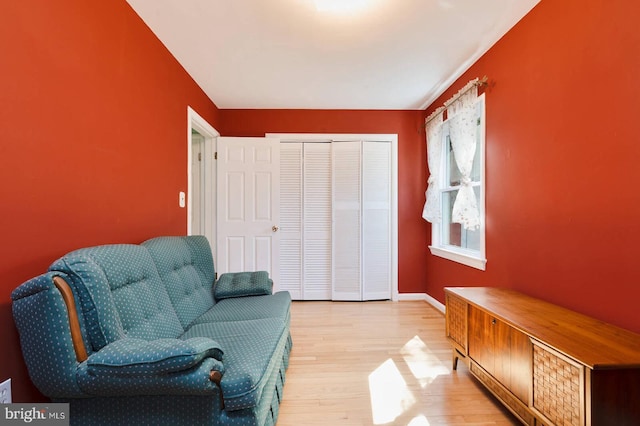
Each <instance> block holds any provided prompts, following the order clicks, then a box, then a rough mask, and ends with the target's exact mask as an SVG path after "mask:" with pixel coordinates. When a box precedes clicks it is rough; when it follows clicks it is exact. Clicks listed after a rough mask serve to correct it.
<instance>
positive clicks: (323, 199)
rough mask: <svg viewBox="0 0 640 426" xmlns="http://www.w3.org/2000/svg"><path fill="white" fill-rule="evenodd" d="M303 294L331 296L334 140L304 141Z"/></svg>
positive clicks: (307, 296) (312, 297) (309, 297)
mask: <svg viewBox="0 0 640 426" xmlns="http://www.w3.org/2000/svg"><path fill="white" fill-rule="evenodd" d="M303 176H304V184H303V187H304V197H303V205H304V207H303V218H304V219H303V245H302V247H303V253H304V260H303V283H304V284H303V296H304V300H328V299H331V238H332V236H331V144H330V143H306V144H304V166H303Z"/></svg>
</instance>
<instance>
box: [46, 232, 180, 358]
mask: <svg viewBox="0 0 640 426" xmlns="http://www.w3.org/2000/svg"><path fill="white" fill-rule="evenodd" d="M49 270H50V271H61V272H63V273H65V274H67V276H68V277H69V279H70V281H71V282H70V283H69V284H70V285H71V286H72V287H73V289H74V292H75V293H76V295H77V296H78V299H79V301H80V307H81V309H82V313H83V315H84V318H85V325H86V328H87V334H88V337H89V339H90V343H91V347H92V349H93V350H94V351H97V350H99V349H101V348H102V347H104V346H105V345H107V344H108V343H111V342H114V341H116V340H118V339H121V338H123V337H132V338H139V339H144V340H154V339H162V338H176V337H178V336H180V335H181V334H182V333H183V332H184V329H183V327H182V326H181V324H180V321H179V320H178V317H177V315H176V312H175V310H174V309H173V306H172V305H171V302H170V301H169V296H168V294H167V290H166V288H165V286H164V283H163V282H162V280H161V279H160V276H159V275H158V270H157V269H156V265H155V263H154V262H153V260H152V258H151V255H150V254H149V252H148V251H147V249H146V248H144V247H141V246H138V245H132V244H117V245H104V246H97V247H89V248H84V249H80V250H76V251H73V252H71V253H69V254H67V255H65V256H64V257H62V258H60V259H58V260H57V261H55V262H54V263H53V264H52V265H51V266H50V267H49Z"/></svg>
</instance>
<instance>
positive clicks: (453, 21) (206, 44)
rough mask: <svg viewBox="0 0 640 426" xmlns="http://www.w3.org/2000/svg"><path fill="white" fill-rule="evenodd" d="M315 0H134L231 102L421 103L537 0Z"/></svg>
mask: <svg viewBox="0 0 640 426" xmlns="http://www.w3.org/2000/svg"><path fill="white" fill-rule="evenodd" d="M314 1H315V0H127V2H128V3H129V4H130V5H131V6H132V7H133V9H134V10H135V11H136V12H137V13H138V15H140V17H141V18H142V19H143V20H144V21H145V22H146V23H147V25H148V26H149V27H150V28H151V30H152V31H153V32H154V33H155V34H156V35H157V36H158V38H159V39H160V40H161V41H162V42H163V43H164V45H165V46H166V47H167V48H168V49H169V51H170V52H171V53H172V54H173V55H174V56H175V57H176V58H177V59H178V61H179V62H180V63H181V64H182V66H183V67H184V68H185V69H186V70H187V72H188V73H189V74H190V75H191V76H192V77H193V78H194V80H195V81H196V82H197V83H198V84H199V85H200V87H201V88H202V89H203V90H204V91H205V92H206V94H207V95H208V96H209V97H210V98H211V100H212V101H213V102H214V103H215V104H216V105H217V106H218V107H219V108H224V109H226V108H249V109H251V108H258V109H263V108H264V109H266V108H273V109H280V108H291V109H423V108H425V107H427V106H428V105H429V104H430V103H431V102H433V101H434V100H435V99H436V98H437V97H438V96H439V95H440V94H441V93H442V92H443V91H444V90H445V89H446V88H447V87H448V86H449V85H450V84H451V83H453V81H454V80H455V79H456V78H458V77H459V76H460V75H461V74H462V73H463V72H464V71H465V70H467V69H468V68H469V66H471V64H473V62H475V60H477V59H478V58H479V57H480V56H481V55H482V54H483V53H484V52H486V51H487V50H488V49H489V48H490V47H491V46H492V45H493V44H494V43H495V42H496V41H497V40H498V39H500V37H502V36H503V35H504V34H505V33H506V32H507V31H508V30H509V29H510V28H511V27H512V26H513V25H515V24H516V22H518V21H519V20H520V19H521V18H522V17H523V16H524V15H525V14H526V13H527V12H529V10H531V9H532V8H533V7H534V6H535V5H536V4H537V3H538V2H539V1H540V0H367V1H368V3H369V5H368V6H367V7H363V8H362V9H360V10H357V11H355V10H354V11H351V12H349V13H336V12H330V11H324V12H323V11H319V10H318V9H317V8H316V5H315V3H314ZM342 1H346V0H342ZM360 2H363V0H360ZM478 77H482V76H478ZM489 77H490V76H489Z"/></svg>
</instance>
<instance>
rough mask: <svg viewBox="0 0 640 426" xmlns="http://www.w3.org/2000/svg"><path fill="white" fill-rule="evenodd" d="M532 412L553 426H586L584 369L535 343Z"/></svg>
mask: <svg viewBox="0 0 640 426" xmlns="http://www.w3.org/2000/svg"><path fill="white" fill-rule="evenodd" d="M533 408H534V409H535V410H536V411H537V412H539V413H540V414H542V415H543V416H544V417H545V418H546V419H548V420H549V422H550V423H551V424H554V425H566V426H583V425H584V424H585V423H584V419H585V413H584V367H583V366H582V365H580V364H578V363H576V362H575V361H573V360H571V359H570V358H568V357H566V356H564V355H562V354H560V353H558V352H556V351H554V350H553V349H551V348H548V347H546V346H544V345H542V344H540V343H539V342H536V341H533Z"/></svg>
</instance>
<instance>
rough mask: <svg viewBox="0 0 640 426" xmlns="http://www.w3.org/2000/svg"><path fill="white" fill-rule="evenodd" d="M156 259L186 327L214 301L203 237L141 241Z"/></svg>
mask: <svg viewBox="0 0 640 426" xmlns="http://www.w3.org/2000/svg"><path fill="white" fill-rule="evenodd" d="M142 246H143V247H145V248H146V249H147V250H149V253H150V254H151V257H152V258H153V260H154V261H155V263H156V267H157V268H158V272H159V273H160V277H161V278H162V280H163V281H164V282H165V284H166V287H167V291H168V293H169V299H170V300H171V303H172V304H173V306H174V308H175V310H176V313H177V315H178V318H179V319H180V323H181V324H182V327H184V328H185V329H186V328H187V327H188V326H189V325H190V324H191V323H192V322H193V321H194V320H195V319H196V318H198V317H199V316H200V315H202V314H204V313H205V312H207V311H208V310H209V309H211V307H212V306H213V305H214V303H215V302H214V299H213V292H212V287H213V282H214V281H215V269H214V266H213V256H212V254H211V246H210V245H209V241H208V240H207V238H206V237H204V236H202V235H193V236H188V237H157V238H153V239H151V240H148V241H145V242H144V243H142Z"/></svg>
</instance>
